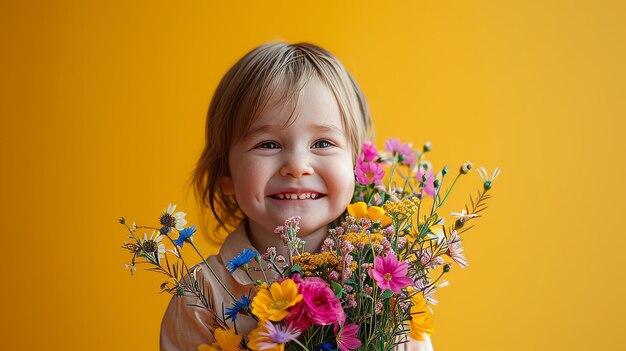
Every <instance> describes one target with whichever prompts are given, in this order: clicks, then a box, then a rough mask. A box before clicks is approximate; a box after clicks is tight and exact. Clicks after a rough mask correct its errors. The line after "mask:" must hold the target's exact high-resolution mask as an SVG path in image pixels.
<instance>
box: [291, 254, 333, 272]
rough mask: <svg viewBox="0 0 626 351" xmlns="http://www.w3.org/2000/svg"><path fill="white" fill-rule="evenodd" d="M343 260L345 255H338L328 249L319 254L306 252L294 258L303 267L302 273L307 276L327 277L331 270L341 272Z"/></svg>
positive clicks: (294, 261) (295, 262)
mask: <svg viewBox="0 0 626 351" xmlns="http://www.w3.org/2000/svg"><path fill="white" fill-rule="evenodd" d="M342 262H343V257H337V256H335V255H333V254H332V253H331V252H327V251H326V252H320V253H317V254H312V253H310V252H305V253H303V254H302V255H298V256H295V257H294V258H293V263H294V264H297V265H300V267H302V273H303V274H304V276H305V277H313V276H321V277H322V278H326V277H328V274H329V273H330V272H331V271H337V272H341V263H342Z"/></svg>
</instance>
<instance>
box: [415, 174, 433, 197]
mask: <svg viewBox="0 0 626 351" xmlns="http://www.w3.org/2000/svg"><path fill="white" fill-rule="evenodd" d="M424 177H426V181H423V178H424ZM416 178H417V182H418V184H419V186H420V187H424V192H425V193H426V194H427V195H428V196H430V197H433V196H435V176H433V171H431V170H428V171H424V169H422V168H421V167H420V170H419V172H417V176H416Z"/></svg>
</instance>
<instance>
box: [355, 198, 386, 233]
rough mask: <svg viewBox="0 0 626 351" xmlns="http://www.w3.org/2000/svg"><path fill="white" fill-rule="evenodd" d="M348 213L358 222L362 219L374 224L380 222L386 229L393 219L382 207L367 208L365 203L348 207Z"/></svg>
mask: <svg viewBox="0 0 626 351" xmlns="http://www.w3.org/2000/svg"><path fill="white" fill-rule="evenodd" d="M348 213H349V214H350V216H352V217H354V218H356V219H357V220H359V219H361V218H367V219H369V220H370V221H372V222H376V221H378V220H380V224H381V225H382V226H383V227H386V226H388V225H390V224H391V217H389V216H387V215H386V214H385V210H383V208H382V207H378V206H370V207H367V204H366V203H365V202H357V203H353V204H350V205H348Z"/></svg>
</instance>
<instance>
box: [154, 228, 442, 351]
mask: <svg viewBox="0 0 626 351" xmlns="http://www.w3.org/2000/svg"><path fill="white" fill-rule="evenodd" d="M245 248H250V249H253V246H252V244H251V243H250V240H249V239H248V237H247V236H246V232H245V229H244V225H243V222H242V223H241V224H240V225H239V226H238V227H237V228H236V229H235V230H234V231H233V232H232V233H231V234H230V235H229V236H228V237H227V238H226V240H225V241H224V244H222V247H221V248H220V251H219V253H218V254H217V255H212V256H209V257H208V258H207V262H208V263H209V264H210V265H211V267H212V268H213V269H214V270H215V273H216V274H217V276H219V277H220V279H221V280H222V282H223V283H224V284H225V285H226V286H227V287H228V289H230V291H231V292H232V293H233V294H234V295H235V297H236V298H237V299H238V300H240V299H241V295H246V296H250V297H252V295H254V284H253V283H252V281H251V280H250V278H249V277H248V275H247V274H246V273H245V272H244V271H242V270H237V271H235V272H234V273H232V274H231V273H230V272H229V271H228V268H226V262H228V261H229V260H231V259H232V258H234V257H235V256H237V255H238V254H239V253H241V251H243V249H245ZM249 266H250V267H251V268H252V269H253V270H254V271H252V272H251V275H252V277H253V278H254V279H259V280H263V276H262V274H261V272H259V271H257V270H256V269H255V268H259V266H258V264H257V263H256V261H254V260H253V261H252V262H250V265H249ZM198 267H200V269H199V270H198V271H197V273H196V274H197V279H198V280H200V281H201V282H202V280H203V281H204V286H206V290H208V292H209V294H208V295H209V296H207V297H208V298H209V299H210V301H211V302H212V303H213V304H214V309H215V310H216V311H219V312H218V313H219V317H220V318H222V319H225V318H224V316H222V311H226V308H229V307H232V306H231V304H232V299H231V297H230V295H228V293H227V292H226V291H225V290H224V288H222V286H221V285H220V284H219V283H218V281H217V279H216V278H215V277H214V276H213V274H211V272H210V271H209V270H208V269H207V268H206V265H205V264H204V263H202V264H200V265H198ZM194 268H195V267H194ZM192 271H193V269H192ZM266 274H267V278H268V279H269V280H270V281H271V280H276V279H277V278H278V276H277V273H275V272H274V271H272V270H270V271H267V272H266ZM193 305H202V304H201V302H200V300H199V299H198V298H197V297H195V296H189V295H188V294H185V295H184V296H176V295H174V296H172V299H171V301H170V303H169V305H168V307H167V310H166V311H165V315H164V316H163V321H162V323H161V350H162V351H178V350H184V351H196V350H197V349H198V346H199V345H201V344H209V345H211V344H212V343H214V342H215V339H214V338H213V332H214V331H215V329H216V327H217V325H215V324H214V322H213V319H212V316H211V314H210V313H209V311H208V310H206V309H205V308H203V307H196V306H193ZM228 322H229V326H230V327H232V323H230V321H228ZM256 326H257V322H256V321H255V320H254V319H253V318H252V317H250V316H247V315H242V314H239V316H238V317H237V322H236V327H237V332H238V334H241V335H247V334H249V333H250V331H252V329H254V328H256ZM404 345H406V346H405V347H406V349H408V350H411V351H422V350H424V351H429V350H432V346H431V344H430V339H429V338H428V336H427V335H426V341H424V342H418V341H415V340H411V341H410V342H409V343H406V344H404ZM402 348H404V347H399V349H402Z"/></svg>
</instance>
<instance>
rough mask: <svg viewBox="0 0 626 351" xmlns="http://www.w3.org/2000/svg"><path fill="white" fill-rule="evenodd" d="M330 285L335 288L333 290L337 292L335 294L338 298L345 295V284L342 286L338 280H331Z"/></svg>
mask: <svg viewBox="0 0 626 351" xmlns="http://www.w3.org/2000/svg"><path fill="white" fill-rule="evenodd" d="M330 286H331V288H332V289H333V292H334V293H335V296H337V298H339V299H340V298H341V296H342V295H343V292H344V291H345V290H344V289H343V286H341V284H339V283H337V282H330Z"/></svg>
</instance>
